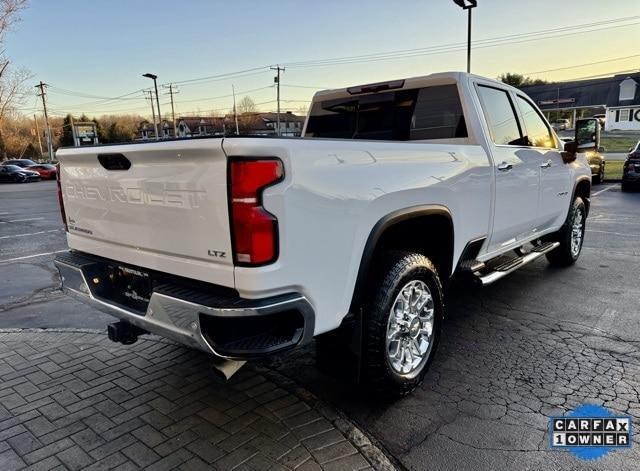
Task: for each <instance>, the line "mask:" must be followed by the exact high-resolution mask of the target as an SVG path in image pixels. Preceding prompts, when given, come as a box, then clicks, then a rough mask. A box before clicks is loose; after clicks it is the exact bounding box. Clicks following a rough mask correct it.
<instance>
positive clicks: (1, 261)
mask: <svg viewBox="0 0 640 471" xmlns="http://www.w3.org/2000/svg"><path fill="white" fill-rule="evenodd" d="M68 250H69V249H64V250H55V251H53V252H45V253H37V254H35V255H26V256H24V257H16V258H6V259H4V260H0V263H8V262H17V261H18V260H27V259H30V258H36V257H44V256H46V255H54V254H57V253H61V252H67V251H68Z"/></svg>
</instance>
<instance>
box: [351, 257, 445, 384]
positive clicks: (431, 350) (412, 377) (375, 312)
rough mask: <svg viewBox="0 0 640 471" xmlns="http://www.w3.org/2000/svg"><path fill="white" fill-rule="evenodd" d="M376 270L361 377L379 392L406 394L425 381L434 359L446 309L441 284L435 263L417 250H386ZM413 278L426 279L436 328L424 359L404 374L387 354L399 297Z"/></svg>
mask: <svg viewBox="0 0 640 471" xmlns="http://www.w3.org/2000/svg"><path fill="white" fill-rule="evenodd" d="M375 273H376V274H375V275H374V277H373V278H372V280H371V283H370V285H369V289H368V296H369V299H371V302H370V303H369V304H368V305H367V306H365V309H364V320H365V338H364V339H363V355H362V358H361V362H362V363H361V373H362V379H363V382H364V384H365V385H366V386H368V388H370V389H372V390H373V391H375V392H377V393H379V394H383V395H391V396H404V395H407V394H409V393H410V392H411V391H413V390H414V389H415V388H416V387H417V386H418V385H419V384H420V383H421V382H422V380H423V379H424V375H425V374H426V372H427V370H428V368H429V366H430V364H431V362H432V360H433V356H434V354H435V351H436V347H437V345H438V341H439V339H440V330H441V326H442V317H443V312H444V304H443V293H442V285H441V283H440V278H439V277H438V272H437V271H436V268H435V266H434V265H433V263H431V261H430V260H429V259H428V258H427V257H425V256H424V255H422V254H418V253H412V252H401V251H392V252H387V253H385V254H384V255H383V257H382V259H381V260H380V263H378V264H377V269H376V272H375ZM412 281H417V282H423V283H424V284H425V285H426V286H427V288H428V289H429V291H430V294H431V299H432V300H433V328H432V331H431V337H430V341H429V342H428V347H427V349H426V352H425V353H424V355H423V356H422V358H423V360H421V363H420V364H419V365H418V366H416V368H415V370H412V371H410V372H409V373H407V374H402V373H400V372H398V371H397V370H396V369H394V367H393V366H392V365H391V360H390V359H389V357H388V355H387V344H386V337H387V326H388V323H389V318H390V314H391V308H392V307H393V305H394V303H395V301H396V298H397V297H398V296H399V294H400V291H401V289H402V288H405V287H406V285H407V284H408V283H410V282H412ZM429 305H430V304H429ZM411 330H412V328H408V332H407V333H406V334H403V335H406V336H407V337H405V338H408V337H409V336H410V335H411V333H410V332H411ZM412 358H413V357H412ZM416 358H417V357H416Z"/></svg>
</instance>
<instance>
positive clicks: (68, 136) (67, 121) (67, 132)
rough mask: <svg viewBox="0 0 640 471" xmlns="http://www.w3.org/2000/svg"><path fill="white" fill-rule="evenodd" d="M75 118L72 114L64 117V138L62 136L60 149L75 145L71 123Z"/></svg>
mask: <svg viewBox="0 0 640 471" xmlns="http://www.w3.org/2000/svg"><path fill="white" fill-rule="evenodd" d="M72 121H73V118H72V117H71V115H70V114H68V115H67V116H65V117H64V120H63V121H62V136H60V147H72V146H74V145H75V143H74V142H73V129H71V122H72Z"/></svg>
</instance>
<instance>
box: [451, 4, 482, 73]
mask: <svg viewBox="0 0 640 471" xmlns="http://www.w3.org/2000/svg"><path fill="white" fill-rule="evenodd" d="M453 3H455V4H456V5H458V6H459V7H460V8H462V9H463V10H467V11H468V12H469V13H468V20H467V73H471V10H472V9H473V8H475V7H477V6H478V0H453Z"/></svg>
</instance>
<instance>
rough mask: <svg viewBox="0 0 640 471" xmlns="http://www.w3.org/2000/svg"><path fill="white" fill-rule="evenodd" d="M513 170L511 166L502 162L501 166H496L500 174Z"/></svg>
mask: <svg viewBox="0 0 640 471" xmlns="http://www.w3.org/2000/svg"><path fill="white" fill-rule="evenodd" d="M512 168H513V165H511V164H508V163H507V162H502V163H501V164H499V165H498V170H500V171H501V172H506V171H508V170H511V169H512Z"/></svg>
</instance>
